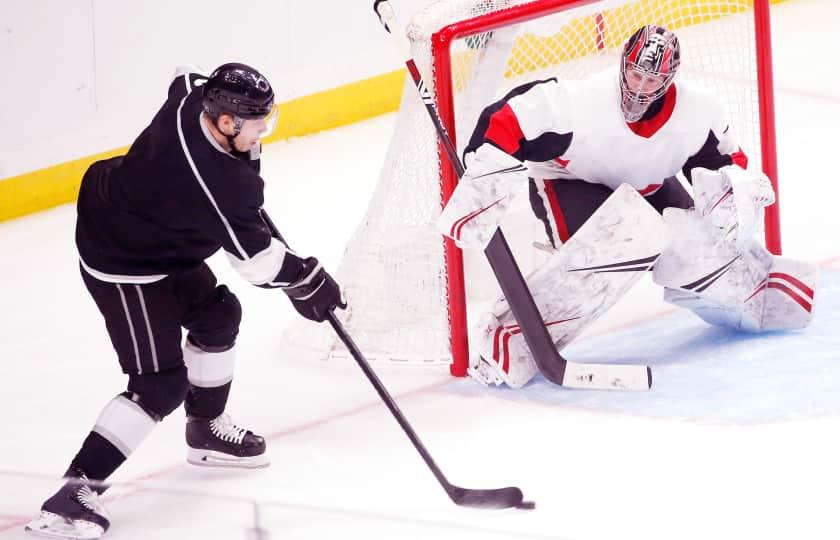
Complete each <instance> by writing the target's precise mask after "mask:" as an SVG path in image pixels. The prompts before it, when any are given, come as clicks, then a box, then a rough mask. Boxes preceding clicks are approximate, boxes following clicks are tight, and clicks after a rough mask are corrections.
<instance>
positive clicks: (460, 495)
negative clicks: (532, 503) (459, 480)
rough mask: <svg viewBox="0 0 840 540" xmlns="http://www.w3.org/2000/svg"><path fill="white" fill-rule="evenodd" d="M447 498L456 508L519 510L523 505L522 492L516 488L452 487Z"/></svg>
mask: <svg viewBox="0 0 840 540" xmlns="http://www.w3.org/2000/svg"><path fill="white" fill-rule="evenodd" d="M449 497H450V498H451V499H452V502H454V503H455V504H457V505H458V506H468V507H470V508H497V509H498V508H519V507H522V505H523V504H524V503H523V500H522V499H523V495H522V490H521V489H519V488H518V487H505V488H499V489H465V488H460V487H458V486H452V490H451V491H450V492H449ZM527 507H528V506H527V505H526V506H525V508H527Z"/></svg>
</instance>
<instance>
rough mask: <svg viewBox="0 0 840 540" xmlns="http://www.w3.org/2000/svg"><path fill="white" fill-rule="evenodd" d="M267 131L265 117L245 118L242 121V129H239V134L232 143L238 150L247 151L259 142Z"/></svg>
mask: <svg viewBox="0 0 840 540" xmlns="http://www.w3.org/2000/svg"><path fill="white" fill-rule="evenodd" d="M267 131H268V124H266V121H265V118H257V119H254V120H245V121H244V122H242V129H240V130H239V135H237V136H236V138H235V139H234V140H233V142H234V144H236V149H237V150H239V151H240V152H247V151H248V150H250V149H251V148H253V147H254V145H256V144H257V143H258V142H259V140H260V139H261V138H262V137H263V136H264V135H265V133H266V132H267Z"/></svg>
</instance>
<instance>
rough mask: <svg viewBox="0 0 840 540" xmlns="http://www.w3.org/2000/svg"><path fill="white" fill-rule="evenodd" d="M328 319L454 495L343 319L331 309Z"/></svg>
mask: <svg viewBox="0 0 840 540" xmlns="http://www.w3.org/2000/svg"><path fill="white" fill-rule="evenodd" d="M327 320H328V321H329V322H330V325H332V327H333V330H335V333H336V334H337V335H338V337H339V339H341V341H342V342H343V343H344V345H345V346H346V347H347V350H349V351H350V354H351V355H353V358H354V359H355V360H356V363H357V364H359V367H360V368H362V371H364V372H365V376H366V377H367V378H368V380H369V381H370V383H371V384H372V385H373V387H374V388H375V389H376V393H377V394H379V397H380V398H382V401H384V402H385V405H386V406H387V407H388V410H389V411H391V414H392V415H394V418H396V420H397V423H399V425H400V427H401V428H402V430H403V431H404V432H405V434H406V435H407V436H408V438H409V440H410V441H411V444H413V445H414V448H416V449H417V451H418V452H420V456H422V458H423V461H425V462H426V465H428V466H429V469H431V471H432V473H433V474H434V475H435V478H437V480H438V482H440V485H441V486H443V489H445V490H446V492H447V493H448V494H449V496H450V497H452V489H453V486H452V484H450V483H449V480H447V479H446V477H445V476H444V475H443V472H441V470H440V468H439V467H438V466H437V463H435V460H434V459H432V455H431V454H430V453H429V451H428V450H426V447H425V446H424V445H423V441H421V440H420V438H419V437H418V436H417V433H415V432H414V428H412V427H411V424H409V423H408V420H406V418H405V416H403V413H402V411H401V410H400V408H399V407H398V406H397V404H396V402H394V399H393V398H392V397H391V394H390V393H388V390H386V389H385V386H384V385H383V384H382V381H380V380H379V377H378V376H377V375H376V373H375V372H374V371H373V369H371V367H370V364H368V362H367V360H365V357H364V356H363V355H362V352H361V351H360V350H359V348H358V347H357V346H356V344H355V343H354V342H353V338H351V337H350V335H349V334H348V333H347V331H346V330H345V329H344V326H343V325H342V324H341V321H339V320H338V318H337V317H336V316H335V313H334V312H332V311H330V312H329V313H328V314H327Z"/></svg>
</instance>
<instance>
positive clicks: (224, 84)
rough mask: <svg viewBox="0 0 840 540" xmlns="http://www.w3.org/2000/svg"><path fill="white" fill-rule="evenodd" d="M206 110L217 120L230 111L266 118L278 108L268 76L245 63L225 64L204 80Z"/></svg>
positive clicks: (243, 117)
mask: <svg viewBox="0 0 840 540" xmlns="http://www.w3.org/2000/svg"><path fill="white" fill-rule="evenodd" d="M202 95H203V97H204V110H205V111H206V112H207V114H208V115H209V116H210V118H212V119H213V120H216V119H217V118H218V117H219V115H220V114H222V113H228V114H231V115H233V116H235V117H238V118H242V119H245V120H250V119H255V118H264V117H266V116H268V115H269V114H270V113H271V111H272V108H273V107H274V90H272V89H271V85H270V84H269V83H268V79H266V78H265V77H263V75H262V74H261V73H260V72H259V71H257V70H256V69H254V68H252V67H251V66H247V65H245V64H238V63H235V62H233V63H229V64H223V65H221V66H219V67H218V68H216V70H215V71H214V72H213V73H212V74H211V75H210V78H209V79H207V82H206V83H204V90H203V94H202Z"/></svg>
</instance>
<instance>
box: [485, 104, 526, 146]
mask: <svg viewBox="0 0 840 540" xmlns="http://www.w3.org/2000/svg"><path fill="white" fill-rule="evenodd" d="M484 138H485V139H487V140H489V141H492V142H493V143H495V144H496V146H498V147H499V148H501V149H502V150H504V151H505V152H507V153H508V154H510V155H513V154H515V153H516V151H517V150H519V144H520V142H521V141H522V140H523V139H524V138H525V134H524V133H522V128H521V127H520V126H519V119H517V118H516V114H514V112H513V109H511V108H510V105H509V104H507V103H505V106H504V107H502V108H501V109H499V110H498V111H496V112H494V113H493V115H492V116H490V125H489V126H488V127H487V131H486V132H485V133H484Z"/></svg>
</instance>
